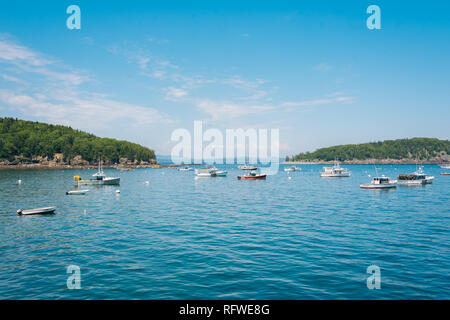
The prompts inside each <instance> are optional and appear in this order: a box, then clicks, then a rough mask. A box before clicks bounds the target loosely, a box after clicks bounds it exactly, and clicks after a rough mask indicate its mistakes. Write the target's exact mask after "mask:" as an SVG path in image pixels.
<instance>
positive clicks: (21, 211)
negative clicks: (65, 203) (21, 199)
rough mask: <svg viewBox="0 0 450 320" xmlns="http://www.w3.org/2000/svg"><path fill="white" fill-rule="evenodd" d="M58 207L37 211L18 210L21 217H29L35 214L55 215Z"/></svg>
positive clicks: (38, 209)
mask: <svg viewBox="0 0 450 320" xmlns="http://www.w3.org/2000/svg"><path fill="white" fill-rule="evenodd" d="M55 210H56V207H45V208H37V209H26V210H22V209H19V210H17V214H18V215H19V216H29V215H33V214H52V213H55Z"/></svg>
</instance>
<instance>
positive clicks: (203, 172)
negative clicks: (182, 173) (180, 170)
mask: <svg viewBox="0 0 450 320" xmlns="http://www.w3.org/2000/svg"><path fill="white" fill-rule="evenodd" d="M216 171H217V170H214V169H196V170H195V175H196V176H197V177H199V178H209V177H215V176H216Z"/></svg>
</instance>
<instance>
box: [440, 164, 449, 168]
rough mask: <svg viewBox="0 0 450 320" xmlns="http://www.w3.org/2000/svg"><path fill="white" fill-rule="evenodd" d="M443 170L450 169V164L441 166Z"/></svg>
mask: <svg viewBox="0 0 450 320" xmlns="http://www.w3.org/2000/svg"><path fill="white" fill-rule="evenodd" d="M441 168H442V169H450V164H443V165H441Z"/></svg>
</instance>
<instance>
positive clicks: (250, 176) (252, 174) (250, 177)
mask: <svg viewBox="0 0 450 320" xmlns="http://www.w3.org/2000/svg"><path fill="white" fill-rule="evenodd" d="M266 177H267V175H266V174H258V173H257V172H256V171H251V172H250V173H249V174H248V175H245V176H238V177H237V178H238V180H260V179H266Z"/></svg>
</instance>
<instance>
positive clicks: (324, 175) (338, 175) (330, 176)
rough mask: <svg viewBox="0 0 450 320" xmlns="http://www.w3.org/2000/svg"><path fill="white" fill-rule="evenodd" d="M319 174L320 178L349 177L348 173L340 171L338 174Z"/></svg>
mask: <svg viewBox="0 0 450 320" xmlns="http://www.w3.org/2000/svg"><path fill="white" fill-rule="evenodd" d="M320 176H321V177H322V178H348V177H350V173H340V174H327V173H321V174H320Z"/></svg>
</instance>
